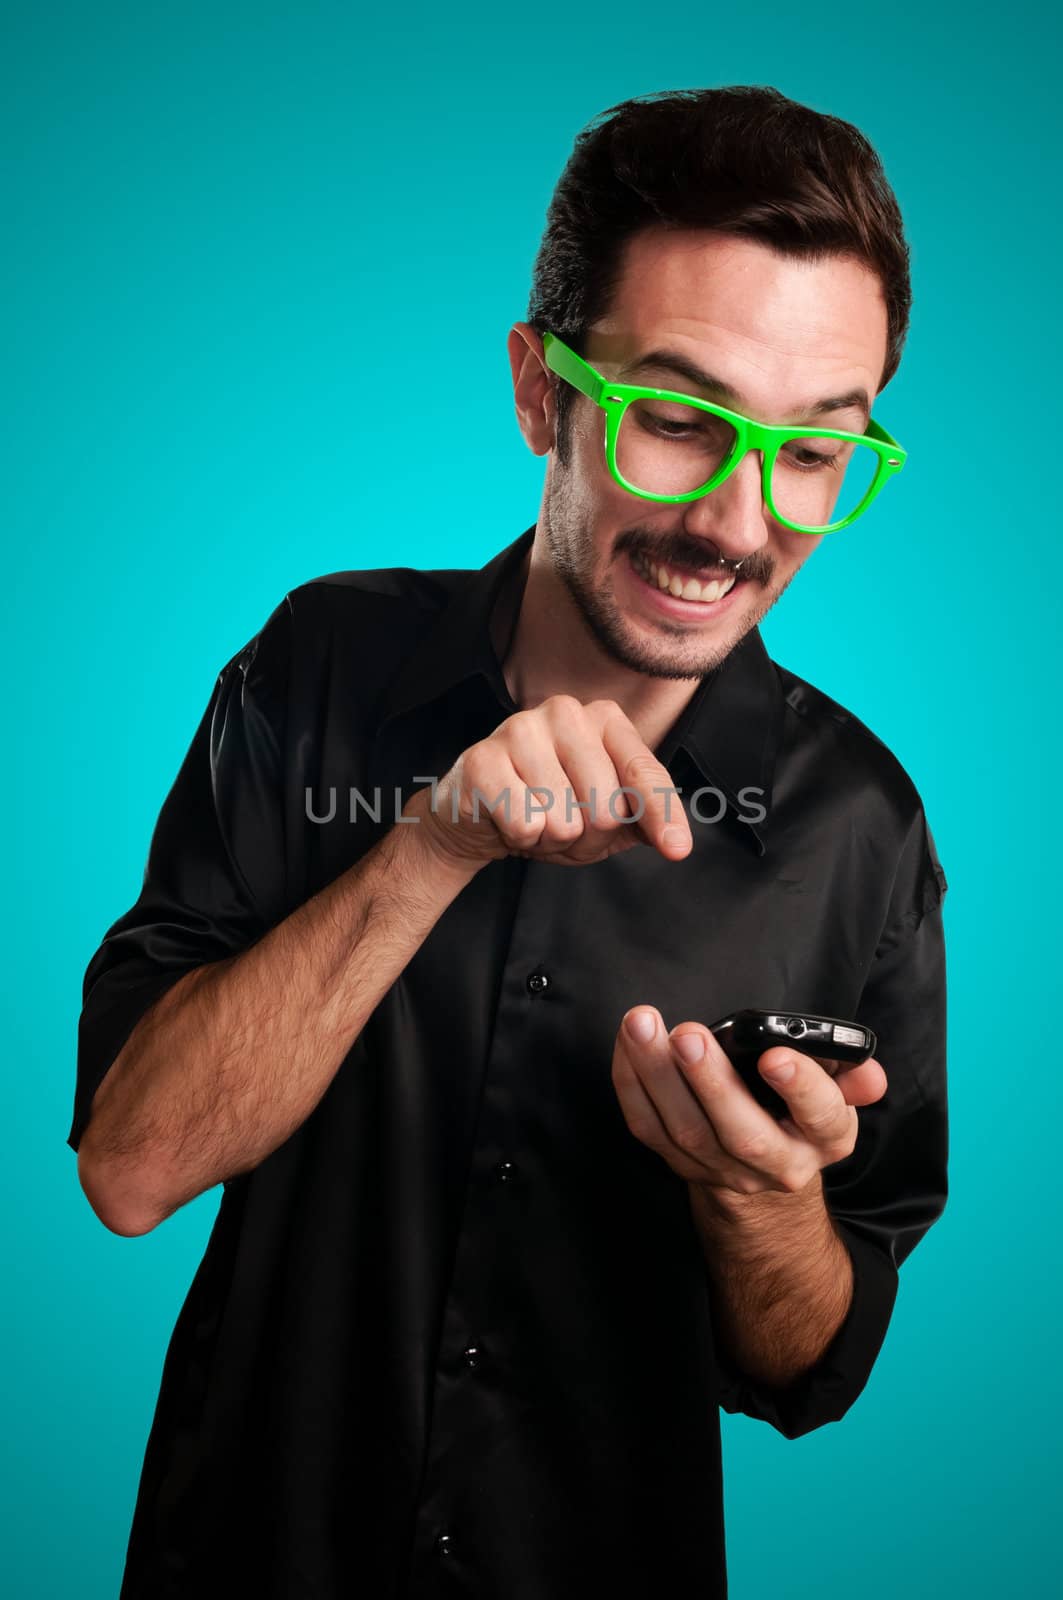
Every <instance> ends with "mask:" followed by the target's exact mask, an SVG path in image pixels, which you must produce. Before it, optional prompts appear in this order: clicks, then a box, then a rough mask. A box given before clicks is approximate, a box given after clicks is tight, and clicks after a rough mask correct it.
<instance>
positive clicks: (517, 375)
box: [506, 322, 557, 456]
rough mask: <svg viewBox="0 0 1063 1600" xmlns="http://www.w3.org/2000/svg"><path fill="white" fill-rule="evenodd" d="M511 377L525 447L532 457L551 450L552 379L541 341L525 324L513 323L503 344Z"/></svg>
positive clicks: (553, 429)
mask: <svg viewBox="0 0 1063 1600" xmlns="http://www.w3.org/2000/svg"><path fill="white" fill-rule="evenodd" d="M506 348H507V350H508V351H509V365H510V370H511V372H512V374H513V400H514V404H515V406H516V411H517V421H518V422H519V423H520V431H521V433H522V434H523V435H524V439H525V443H526V444H527V446H528V448H529V450H531V451H532V453H533V454H534V455H537V456H544V455H546V453H547V451H548V450H552V449H553V447H554V443H555V438H556V424H557V408H556V405H555V401H554V381H555V380H554V375H553V373H552V372H550V370H549V368H548V367H547V365H546V360H545V357H544V355H543V341H542V339H541V338H540V336H539V335H538V334H537V333H536V331H535V329H534V328H533V327H532V326H531V324H530V323H528V322H515V323H514V324H513V327H512V328H511V329H510V331H509V336H508V338H507V340H506Z"/></svg>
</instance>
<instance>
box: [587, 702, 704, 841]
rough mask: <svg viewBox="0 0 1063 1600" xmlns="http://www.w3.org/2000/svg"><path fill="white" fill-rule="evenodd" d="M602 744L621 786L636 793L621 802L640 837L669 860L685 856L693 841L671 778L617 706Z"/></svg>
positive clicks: (605, 731)
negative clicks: (624, 803)
mask: <svg viewBox="0 0 1063 1600" xmlns="http://www.w3.org/2000/svg"><path fill="white" fill-rule="evenodd" d="M602 743H603V744H604V745H605V748H606V750H607V752H608V754H609V758H610V760H611V761H612V763H613V766H614V767H615V768H616V771H617V775H618V776H619V778H620V782H621V784H622V785H623V786H624V788H625V789H631V790H633V791H635V792H634V794H632V795H625V796H624V799H625V801H626V802H627V804H628V810H629V814H630V815H631V816H633V817H635V818H636V819H637V820H636V822H635V823H634V826H635V828H637V830H638V832H639V833H640V834H641V836H642V838H643V839H644V840H645V841H646V843H647V844H651V845H653V846H654V847H655V848H656V849H658V850H659V851H660V852H661V854H662V855H663V856H665V857H667V858H668V859H669V860H673V861H678V860H681V859H682V858H683V857H684V856H685V855H688V854H689V852H690V850H691V848H692V847H693V844H694V840H693V837H692V835H691V832H690V823H689V822H688V821H687V816H686V812H685V811H684V810H683V806H682V802H681V801H680V799H679V795H678V793H677V791H676V786H675V784H674V783H673V782H672V775H671V773H670V772H669V771H668V768H667V767H666V766H664V765H663V763H662V762H660V761H658V759H657V757H656V756H655V755H654V753H653V751H652V750H651V749H650V748H649V746H648V745H647V744H646V743H645V741H644V740H643V739H642V737H641V735H640V734H639V731H638V729H637V728H636V727H635V726H634V724H633V723H632V722H631V720H630V718H628V717H626V716H625V715H624V713H623V712H622V711H621V710H620V708H619V707H617V709H616V710H615V711H614V712H613V713H612V714H611V715H610V716H608V717H606V719H605V723H604V725H603V728H602ZM636 796H637V798H636ZM614 805H615V802H614ZM625 826H631V824H625Z"/></svg>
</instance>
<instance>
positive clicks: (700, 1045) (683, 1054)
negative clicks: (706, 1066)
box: [672, 1033, 705, 1067]
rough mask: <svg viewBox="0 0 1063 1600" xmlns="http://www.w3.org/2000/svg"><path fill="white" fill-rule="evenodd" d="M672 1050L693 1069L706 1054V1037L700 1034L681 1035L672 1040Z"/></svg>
mask: <svg viewBox="0 0 1063 1600" xmlns="http://www.w3.org/2000/svg"><path fill="white" fill-rule="evenodd" d="M672 1048H673V1049H674V1050H675V1052H676V1054H677V1055H678V1056H679V1058H680V1060H682V1061H685V1062H686V1064H687V1066H688V1067H692V1066H693V1065H694V1063H695V1062H696V1061H700V1060H701V1058H702V1056H703V1055H704V1054H705V1037H704V1035H703V1034H700V1033H680V1034H677V1035H676V1037H675V1038H674V1039H673V1040H672Z"/></svg>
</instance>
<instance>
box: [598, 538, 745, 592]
mask: <svg viewBox="0 0 1063 1600" xmlns="http://www.w3.org/2000/svg"><path fill="white" fill-rule="evenodd" d="M623 548H624V549H627V550H629V551H630V552H631V554H632V555H640V556H642V557H643V558H644V559H645V560H647V561H653V562H655V563H657V564H659V565H663V566H666V567H667V566H669V565H672V566H677V567H692V568H693V569H694V570H695V571H696V572H701V573H702V574H703V576H704V577H705V578H706V579H711V578H712V577H713V576H714V575H715V576H717V577H720V578H724V577H730V576H731V575H732V574H735V575H737V576H738V577H739V578H742V579H748V580H750V581H752V582H753V583H762V584H766V583H768V582H769V581H770V579H771V576H772V574H773V573H774V571H775V562H774V559H773V558H772V557H771V556H770V555H769V554H768V553H767V551H765V550H754V551H753V552H752V553H751V554H750V555H748V556H744V557H743V558H742V559H741V560H740V561H733V560H731V559H729V558H728V557H726V556H721V555H720V554H719V552H716V553H715V554H713V553H710V552H707V551H706V549H705V546H704V544H698V543H693V542H691V541H690V540H683V539H672V540H670V541H669V542H668V543H666V544H662V543H661V542H660V541H657V542H655V543H654V544H649V543H648V542H647V541H645V540H643V539H639V538H637V537H636V538H631V539H627V540H626V541H625V542H624V545H623Z"/></svg>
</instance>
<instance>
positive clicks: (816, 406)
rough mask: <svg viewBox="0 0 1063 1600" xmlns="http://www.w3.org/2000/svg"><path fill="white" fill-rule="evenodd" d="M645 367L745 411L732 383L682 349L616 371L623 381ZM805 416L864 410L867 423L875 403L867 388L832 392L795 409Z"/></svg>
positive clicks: (656, 352) (640, 359)
mask: <svg viewBox="0 0 1063 1600" xmlns="http://www.w3.org/2000/svg"><path fill="white" fill-rule="evenodd" d="M643 367H657V368H660V369H661V370H663V371H665V372H676V373H678V374H679V376H680V377H681V378H685V379H686V381H687V383H689V384H691V385H692V386H693V387H694V388H696V389H707V390H708V391H709V393H710V395H712V396H713V397H714V398H716V399H719V400H721V401H723V402H725V403H726V404H727V405H728V406H730V408H731V409H732V410H733V411H741V409H742V405H743V401H742V396H741V395H740V394H739V393H738V391H737V390H736V389H733V388H732V387H731V385H730V384H729V383H725V382H724V381H723V379H722V378H717V377H714V376H713V374H712V373H711V372H705V371H704V370H703V368H701V367H699V366H698V365H697V363H696V362H694V361H691V360H690V359H689V357H687V356H684V355H682V354H681V353H680V351H678V350H650V351H648V352H647V354H646V355H642V356H637V357H636V358H635V360H634V361H629V362H628V363H627V365H626V366H623V367H621V368H620V370H619V372H615V373H614V374H613V376H614V378H615V379H616V380H617V381H618V382H619V381H620V379H622V378H624V377H626V376H628V375H629V374H630V373H633V372H640V371H641V370H642V368H643ZM795 409H796V410H797V411H799V412H800V414H801V416H802V417H820V416H823V414H824V413H825V412H828V411H854V410H856V411H861V412H862V413H863V416H864V422H865V424H866V423H868V422H870V420H871V402H870V401H869V399H868V395H867V390H866V389H850V390H848V391H847V393H845V394H832V395H827V396H825V398H824V399H822V400H811V401H809V403H808V405H806V406H798V407H796V408H795Z"/></svg>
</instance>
